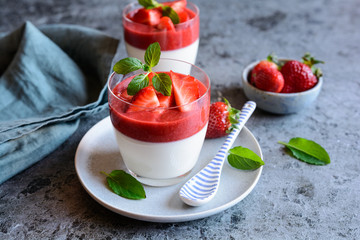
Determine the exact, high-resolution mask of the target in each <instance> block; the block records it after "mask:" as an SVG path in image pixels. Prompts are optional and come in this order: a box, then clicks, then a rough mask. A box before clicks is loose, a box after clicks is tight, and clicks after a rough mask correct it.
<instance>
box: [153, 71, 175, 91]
mask: <svg viewBox="0 0 360 240" xmlns="http://www.w3.org/2000/svg"><path fill="white" fill-rule="evenodd" d="M152 84H153V86H154V88H155V90H156V91H158V92H161V93H162V94H163V95H164V96H170V95H171V86H172V85H171V78H170V76H169V75H168V74H166V73H157V74H155V75H154V77H153V78H152Z"/></svg>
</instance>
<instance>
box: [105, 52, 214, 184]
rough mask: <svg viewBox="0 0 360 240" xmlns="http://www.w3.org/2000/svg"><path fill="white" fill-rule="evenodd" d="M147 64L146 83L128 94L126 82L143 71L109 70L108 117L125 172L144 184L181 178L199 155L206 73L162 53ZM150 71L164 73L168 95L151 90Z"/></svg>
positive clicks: (206, 96) (207, 92)
mask: <svg viewBox="0 0 360 240" xmlns="http://www.w3.org/2000/svg"><path fill="white" fill-rule="evenodd" d="M171 66H174V67H171ZM152 70H153V72H151V73H150V74H149V73H147V74H148V77H149V85H148V86H146V87H143V88H142V89H141V90H139V91H138V92H137V93H136V94H135V95H133V96H131V95H129V94H128V85H129V83H130V82H131V81H132V79H133V78H134V77H136V76H138V75H139V74H142V73H146V72H144V71H143V70H142V69H140V70H137V71H135V72H131V73H129V74H126V75H122V74H117V73H115V72H114V73H113V74H112V75H111V76H110V78H109V81H108V92H109V108H110V118H111V122H112V125H113V128H114V131H115V135H116V140H117V143H118V146H119V149H120V154H121V156H122V159H123V161H124V163H125V165H126V167H127V169H128V170H129V172H130V173H131V174H132V175H133V176H134V177H135V178H136V179H138V180H139V181H140V182H141V183H144V184H146V185H150V186H168V185H173V184H176V183H178V182H180V181H183V180H185V178H186V176H187V175H188V174H189V173H190V172H191V170H192V168H193V167H194V166H195V164H196V162H197V159H198V157H199V154H200V151H201V148H202V145H203V142H204V139H205V134H206V129H207V123H208V119H209V108H210V79H209V77H208V76H207V74H206V73H205V72H204V71H203V70H201V69H200V68H198V67H196V66H194V65H192V64H190V63H187V62H184V61H180V60H173V59H163V58H162V59H160V61H159V64H158V65H157V66H155V67H153V68H152ZM189 70H190V71H189ZM189 73H190V74H189ZM155 74H167V75H168V76H169V77H170V79H171V94H170V96H166V95H163V94H162V93H161V92H158V91H157V90H155V88H154V87H153V85H155V84H154V83H152V81H154V80H152V79H154V75H155Z"/></svg>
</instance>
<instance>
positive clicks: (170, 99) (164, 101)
mask: <svg viewBox="0 0 360 240" xmlns="http://www.w3.org/2000/svg"><path fill="white" fill-rule="evenodd" d="M156 95H157V98H158V100H159V103H160V107H162V108H168V107H171V106H172V105H173V104H174V95H173V94H171V96H164V95H163V94H162V93H156Z"/></svg>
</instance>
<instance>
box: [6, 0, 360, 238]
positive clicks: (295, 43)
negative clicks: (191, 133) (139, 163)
mask: <svg viewBox="0 0 360 240" xmlns="http://www.w3.org/2000/svg"><path fill="white" fill-rule="evenodd" d="M128 2H129V1H114V0H101V1H96V0H87V1H84V0H63V1H55V0H47V1H45V0H11V1H10V0H0V32H6V31H11V30H13V29H15V28H16V27H18V26H19V25H21V24H22V23H23V22H24V21H25V20H28V21H31V22H32V23H33V24H35V25H37V26H39V25H42V24H49V23H69V24H79V25H83V26H88V27H92V28H96V29H99V30H102V31H104V32H106V33H108V34H110V35H112V36H114V37H117V38H119V39H122V26H121V10H122V8H123V7H124V6H125V5H126V4H127V3H128ZM194 2H195V3H196V4H198V6H199V8H200V10H201V27H200V28H201V33H200V34H201V36H200V47H199V54H198V58H197V65H199V66H200V67H202V68H203V69H204V70H205V71H206V72H207V73H208V74H209V76H210V78H211V80H212V83H213V90H212V99H213V100H217V99H218V98H220V97H223V96H224V97H226V98H228V99H229V100H230V101H231V102H232V103H233V105H234V106H235V107H240V106H241V105H242V103H244V101H245V99H246V98H245V96H244V94H243V92H242V85H241V81H240V75H241V71H242V69H243V68H244V67H245V66H246V64H248V63H250V62H252V61H253V60H256V59H262V58H265V56H267V54H269V53H270V52H275V53H276V54H277V55H278V56H282V57H288V58H300V57H301V56H302V55H303V54H304V53H305V52H311V53H312V54H313V55H315V56H316V57H317V58H319V59H322V60H324V61H325V62H326V63H325V65H323V66H322V69H323V72H324V79H325V82H324V85H323V89H322V92H321V93H320V96H319V97H318V99H317V101H316V103H315V104H314V105H313V106H310V107H309V108H307V109H305V110H303V111H301V112H299V113H297V114H291V115H286V116H280V115H273V114H269V113H266V112H264V111H261V110H256V112H255V114H254V116H253V117H252V118H251V120H250V121H249V122H248V123H247V126H248V128H249V129H250V130H251V131H252V133H253V134H254V135H255V136H256V138H257V140H258V141H259V143H260V145H261V148H262V150H263V154H264V161H265V166H264V169H263V172H262V176H261V178H260V181H259V182H258V184H257V186H256V187H255V189H254V190H253V191H252V192H251V193H250V195H249V196H247V197H246V198H245V199H244V200H243V201H241V202H240V203H238V204H237V205H235V206H233V207H231V208H229V209H227V210H226V211H224V212H221V213H219V214H216V215H214V216H211V217H208V218H205V219H200V220H195V221H191V222H183V223H166V224H162V223H148V222H142V221H137V220H133V219H130V218H126V217H123V216H121V215H118V214H115V213H113V212H111V211H109V210H107V209H105V208H104V207H102V206H101V205H99V204H98V203H97V202H95V201H94V200H93V199H92V198H91V197H90V196H89V195H88V194H87V193H86V192H85V190H84V189H83V188H82V186H81V184H80V182H79V180H78V178H77V176H76V173H75V169H74V155H75V150H76V148H77V145H78V143H79V141H80V140H81V138H82V136H83V135H84V134H85V133H86V131H87V130H88V129H89V128H90V127H91V126H92V125H94V124H95V123H96V122H97V121H99V120H100V119H102V118H103V117H105V116H107V114H108V113H107V112H102V113H100V114H98V115H96V116H93V117H91V118H87V119H83V120H82V124H81V127H80V128H79V129H78V131H77V132H76V133H75V134H74V135H73V136H72V137H71V138H69V139H68V141H66V142H65V143H64V144H63V145H62V146H61V147H60V148H59V149H57V150H56V151H55V152H53V153H52V154H50V155H49V156H47V157H46V158H44V159H43V160H42V161H40V162H39V163H37V164H35V165H34V166H32V167H31V168H29V169H27V170H25V171H24V172H22V173H20V174H18V175H17V176H15V177H13V178H11V179H10V180H8V181H7V182H5V183H3V184H2V185H0V239H359V238H360V227H359V226H360V215H359V213H360V176H359V175H360V158H359V152H360V151H359V150H360V147H359V144H360V142H359V140H360V123H359V119H360V107H359V102H360V97H359V96H360V94H359V91H360V78H359V76H360V67H359V62H360V1H358V0H346V1H340V0H317V1H310V0H305V1H295V0H292V1H287V0H278V1H260V0H259V1H252V0H242V1H238V0H224V1H209V0H194ZM124 54H125V48H124V46H120V49H119V55H120V56H123V55H124ZM0 57H1V56H0ZM292 137H304V138H308V139H311V140H314V141H316V142H317V143H319V144H321V145H322V146H323V147H324V148H325V149H326V150H327V151H328V152H329V155H330V158H331V161H332V162H331V164H329V165H327V166H321V167H320V166H312V165H308V164H306V163H304V162H300V161H298V160H296V159H293V158H291V157H289V155H287V154H286V152H285V150H284V148H283V147H282V146H281V145H279V144H278V143H277V141H279V140H281V141H288V140H289V139H290V138H292Z"/></svg>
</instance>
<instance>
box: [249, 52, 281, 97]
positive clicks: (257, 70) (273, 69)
mask: <svg viewBox="0 0 360 240" xmlns="http://www.w3.org/2000/svg"><path fill="white" fill-rule="evenodd" d="M279 68H280V65H279V62H278V61H277V58H276V56H275V55H274V54H271V55H269V56H268V57H267V59H266V60H262V61H260V62H259V63H258V64H256V65H255V67H254V68H253V70H252V71H251V76H250V83H251V84H252V85H254V86H255V87H256V88H258V89H260V90H263V91H268V92H280V91H281V90H282V88H283V87H284V78H283V76H282V74H281V73H280V71H279Z"/></svg>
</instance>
